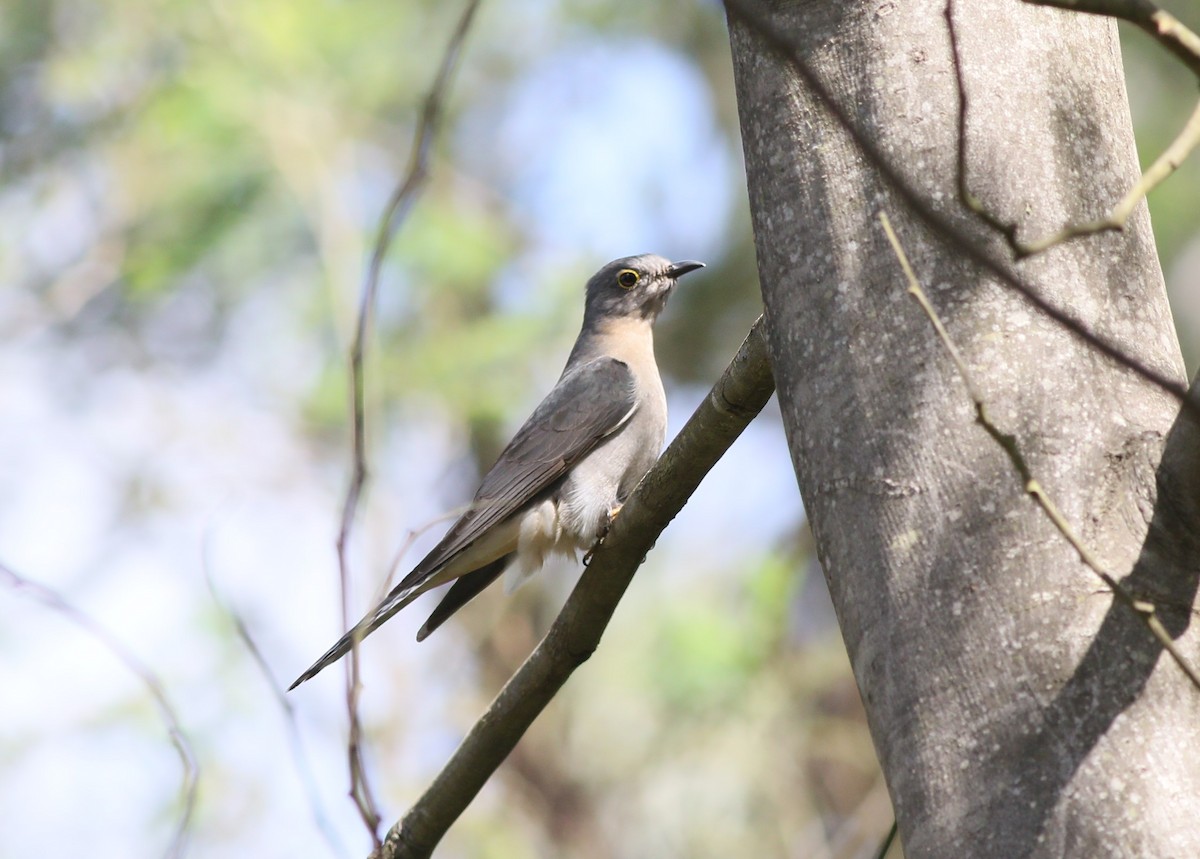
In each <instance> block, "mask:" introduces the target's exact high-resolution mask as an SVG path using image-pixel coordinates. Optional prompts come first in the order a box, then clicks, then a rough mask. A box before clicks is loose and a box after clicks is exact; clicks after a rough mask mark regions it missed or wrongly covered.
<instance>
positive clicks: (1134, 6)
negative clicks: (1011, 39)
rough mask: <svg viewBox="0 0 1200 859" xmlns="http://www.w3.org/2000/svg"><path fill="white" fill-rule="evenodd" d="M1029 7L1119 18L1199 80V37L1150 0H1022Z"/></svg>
mask: <svg viewBox="0 0 1200 859" xmlns="http://www.w3.org/2000/svg"><path fill="white" fill-rule="evenodd" d="M1023 2H1025V3H1028V4H1030V5H1031V6H1053V7H1055V8H1057V9H1066V10H1068V11H1071V12H1086V13H1088V14H1089V15H1103V16H1105V17H1107V18H1120V19H1121V20H1123V21H1128V22H1129V23H1130V24H1133V25H1134V26H1136V27H1138V28H1140V29H1142V30H1145V31H1146V32H1147V33H1149V34H1150V36H1151V37H1153V38H1154V39H1155V41H1157V42H1159V43H1160V44H1161V45H1162V46H1163V47H1164V48H1166V49H1167V50H1168V51H1170V52H1171V53H1172V54H1173V55H1174V56H1175V58H1176V59H1178V60H1179V61H1180V62H1181V63H1183V64H1184V65H1185V66H1187V67H1188V68H1189V69H1191V70H1192V72H1193V73H1194V74H1195V75H1196V77H1198V78H1200V36H1197V35H1196V34H1195V33H1193V32H1192V31H1191V30H1189V29H1188V28H1187V27H1185V26H1184V25H1183V23H1182V22H1181V21H1180V20H1179V19H1178V18H1176V17H1175V16H1174V15H1172V14H1171V13H1170V12H1165V11H1163V10H1162V9H1160V8H1158V7H1157V6H1155V5H1154V4H1153V3H1151V2H1150V0H1023Z"/></svg>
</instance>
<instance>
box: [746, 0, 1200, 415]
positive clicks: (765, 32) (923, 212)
mask: <svg viewBox="0 0 1200 859" xmlns="http://www.w3.org/2000/svg"><path fill="white" fill-rule="evenodd" d="M724 3H725V8H726V9H727V10H728V11H729V13H730V15H731V16H732V17H736V18H737V19H739V20H741V21H743V22H744V23H745V24H747V25H748V26H749V27H751V28H752V29H753V30H754V32H755V33H757V34H758V36H759V37H760V38H761V39H762V40H763V42H764V44H765V45H766V46H767V47H768V48H769V49H770V50H771V51H773V52H774V53H775V54H776V56H778V57H779V58H780V59H781V60H783V61H784V62H786V63H787V64H788V65H789V66H791V68H792V69H793V70H794V71H795V72H796V74H797V75H799V77H800V78H801V79H802V80H803V82H804V84H805V85H806V86H807V87H808V89H809V91H810V92H811V93H812V94H813V96H814V97H815V98H816V99H817V101H819V102H820V103H821V105H822V106H823V107H824V108H825V109H826V110H827V111H829V114H830V115H831V116H832V117H833V119H834V120H835V121H836V122H837V123H838V125H840V126H841V127H842V129H843V130H844V131H845V132H846V134H847V135H849V137H850V139H851V140H852V141H853V142H854V145H855V146H857V147H858V149H859V150H860V151H861V152H862V153H863V155H864V157H865V158H866V159H867V160H868V161H870V163H871V164H872V165H873V166H874V167H875V169H876V170H878V172H879V175H880V176H881V177H882V179H883V180H884V181H885V182H886V184H887V185H888V186H890V187H891V188H892V189H893V190H894V191H895V193H896V194H897V195H898V196H899V197H900V198H901V199H902V200H903V201H904V202H905V204H906V205H907V206H908V208H909V209H910V210H911V211H912V213H913V214H914V215H916V217H917V218H918V219H920V220H921V221H922V222H924V224H925V225H926V226H927V227H929V228H930V229H931V230H933V231H934V232H935V233H936V234H937V235H938V236H940V237H941V238H943V239H944V240H945V241H946V242H948V243H949V244H950V245H951V246H952V247H953V248H955V249H956V250H957V251H958V252H959V253H961V254H962V255H963V256H964V257H965V258H967V259H969V260H971V261H972V262H973V263H975V264H976V265H978V266H979V267H980V268H982V269H984V270H985V271H987V272H988V273H989V274H990V275H992V276H993V277H995V278H996V279H997V280H998V281H999V283H1000V284H1001V285H1002V286H1004V287H1005V288H1006V289H1009V290H1011V291H1013V292H1015V293H1017V294H1018V295H1020V296H1021V297H1022V298H1023V299H1024V300H1025V301H1027V302H1028V303H1029V304H1030V305H1031V306H1033V307H1034V308H1036V309H1037V310H1038V311H1039V312H1040V313H1042V314H1043V315H1045V316H1046V317H1047V318H1049V319H1052V320H1053V321H1054V322H1056V323H1057V324H1058V325H1060V326H1062V327H1063V328H1065V329H1066V330H1067V331H1069V332H1071V334H1073V335H1074V336H1075V337H1077V338H1078V339H1079V340H1081V341H1083V342H1084V343H1087V344H1088V345H1089V346H1091V347H1092V348H1093V349H1095V350H1096V351H1098V352H1099V353H1101V354H1102V355H1104V356H1105V357H1106V358H1108V359H1109V360H1111V361H1112V362H1113V363H1115V364H1117V365H1118V366H1120V367H1124V368H1126V369H1128V370H1130V371H1131V372H1133V373H1135V374H1136V375H1138V376H1141V377H1142V378H1143V379H1145V380H1146V381H1147V382H1150V383H1151V384H1153V385H1154V386H1156V387H1158V388H1160V389H1161V390H1163V391H1165V392H1167V393H1168V394H1170V395H1171V396H1172V397H1174V398H1175V399H1176V400H1178V401H1179V403H1180V405H1181V407H1182V408H1183V410H1184V411H1186V412H1187V413H1188V415H1189V417H1190V418H1192V419H1193V420H1196V421H1200V404H1197V403H1196V402H1193V401H1192V400H1191V399H1189V398H1188V397H1187V387H1186V386H1185V385H1183V384H1182V383H1181V382H1179V381H1178V380H1176V379H1174V378H1172V377H1170V376H1167V375H1165V374H1164V373H1161V372H1159V371H1158V370H1156V369H1154V368H1153V367H1150V366H1149V365H1148V364H1146V363H1145V362H1143V361H1140V360H1138V359H1137V358H1136V357H1134V356H1133V355H1130V354H1129V353H1127V352H1126V351H1125V350H1124V349H1122V348H1121V347H1120V346H1118V345H1116V344H1115V343H1113V342H1111V341H1109V340H1108V339H1107V338H1104V337H1101V336H1100V335H1098V334H1096V333H1095V332H1094V331H1092V330H1091V329H1090V328H1089V327H1088V326H1087V325H1086V324H1085V323H1084V322H1083V321H1081V320H1080V319H1077V318H1076V317H1075V316H1073V315H1072V314H1071V313H1069V312H1067V311H1066V310H1063V309H1061V308H1059V307H1056V306H1055V305H1053V304H1051V303H1050V302H1049V301H1048V300H1047V299H1045V298H1044V297H1042V295H1041V293H1040V292H1039V291H1038V290H1037V289H1036V288H1035V287H1034V286H1032V285H1031V284H1029V283H1027V282H1026V281H1025V280H1023V279H1022V277H1021V276H1020V275H1019V274H1018V273H1017V272H1015V271H1013V270H1012V269H1011V268H1010V267H1009V266H1008V265H1007V264H1006V263H1005V262H1002V261H1000V260H998V259H996V258H995V257H994V256H993V255H992V254H991V253H990V252H989V251H988V250H987V249H986V248H984V247H983V246H982V245H981V244H979V243H978V242H976V241H975V240H974V239H973V238H971V237H970V236H969V235H967V233H966V232H964V231H963V230H962V229H961V228H960V227H959V226H957V225H956V224H955V223H954V222H953V221H952V220H951V218H950V217H949V216H947V215H945V214H943V213H941V212H939V211H937V210H936V209H935V208H934V207H933V206H932V205H930V203H929V202H928V201H927V200H926V199H925V198H924V197H923V196H922V195H921V193H919V192H918V191H917V189H916V187H915V186H914V185H913V184H912V182H910V181H909V179H908V178H907V177H906V176H904V175H903V174H902V173H901V171H900V169H899V168H898V167H897V166H896V165H894V164H893V163H892V162H891V161H890V160H889V159H888V158H887V156H886V155H885V154H884V152H883V150H882V148H881V146H880V144H879V143H878V142H876V140H874V139H873V138H872V137H871V136H870V135H868V134H864V133H863V132H862V130H861V129H860V128H859V127H858V124H857V122H856V121H855V120H854V119H853V118H852V117H851V115H850V113H849V112H848V111H847V110H846V109H845V108H844V107H843V106H842V105H841V104H839V103H838V102H837V100H836V99H834V98H833V95H832V93H831V92H830V91H829V87H827V86H826V85H825V82H824V81H823V80H822V79H821V78H820V77H819V76H818V75H817V74H816V72H815V71H814V70H813V68H812V67H811V66H810V65H809V63H808V61H807V60H806V59H805V57H804V56H803V54H802V52H801V51H800V50H799V48H798V47H797V45H796V44H795V43H794V42H793V40H792V38H791V37H790V35H789V34H787V33H786V32H784V31H783V30H782V29H780V28H779V27H777V26H776V25H775V24H774V22H773V21H772V19H771V16H770V14H769V12H768V11H767V8H768V7H767V5H766V4H765V3H763V2H762V0H757V2H755V0H724Z"/></svg>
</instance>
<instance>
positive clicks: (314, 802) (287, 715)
mask: <svg viewBox="0 0 1200 859" xmlns="http://www.w3.org/2000/svg"><path fill="white" fill-rule="evenodd" d="M202 554H203V558H202V566H203V568H204V582H205V584H207V585H208V592H209V594H210V595H211V596H212V598H213V602H214V603H216V604H217V607H218V608H220V609H221V611H223V612H225V614H226V615H228V616H229V620H230V621H231V622H232V623H233V629H234V632H235V633H237V637H238V638H239V639H240V640H241V642H242V644H243V646H245V648H246V650H247V651H248V652H249V654H250V658H251V659H253V660H254V664H255V666H256V667H257V668H258V670H259V673H260V674H262V677H263V680H264V681H266V684H267V688H268V689H270V690H271V695H272V697H274V699H275V703H276V704H277V705H278V706H279V709H280V711H281V712H282V713H283V723H284V727H285V728H286V729H287V743H288V748H289V750H290V751H291V756H292V762H293V763H294V764H295V765H296V772H297V773H298V774H299V776H300V783H301V784H302V785H303V786H304V793H305V795H306V796H307V798H308V807H309V809H310V810H311V811H312V815H313V820H314V821H315V822H316V824H317V829H318V830H319V831H320V833H321V836H322V837H323V838H324V839H325V843H326V844H328V845H329V848H330V850H332V851H333V852H334V854H336V855H338V856H346V855H348V853H347V852H346V845H344V844H343V843H342V842H341V839H340V838H339V837H338V833H337V828H336V827H335V826H334V825H333V822H332V821H331V820H330V819H329V815H328V814H326V812H325V806H324V804H323V803H322V802H321V794H320V791H319V790H318V789H317V780H316V777H315V776H314V775H313V770H312V765H311V764H310V763H309V759H308V753H307V752H306V751H305V749H304V741H303V739H302V738H301V736H300V727H299V725H297V723H296V708H295V707H293V706H292V702H291V700H289V699H288V697H287V694H286V693H285V692H284V690H283V686H282V685H281V684H280V683H279V681H278V680H277V679H276V677H275V672H273V671H272V670H271V666H270V664H269V663H268V662H267V660H266V657H264V656H263V653H262V650H261V649H259V646H258V642H256V641H255V640H254V636H253V635H252V634H251V632H250V626H249V624H248V623H246V619H245V618H244V617H242V615H241V613H240V612H239V611H237V610H236V609H235V608H233V607H232V606H231V605H230V604H229V603H227V602H225V600H224V599H222V597H221V594H220V593H219V592H218V590H217V583H216V582H215V581H214V580H213V577H212V568H211V566H210V564H209V554H208V541H207V540H206V541H205V543H204V547H203V551H202Z"/></svg>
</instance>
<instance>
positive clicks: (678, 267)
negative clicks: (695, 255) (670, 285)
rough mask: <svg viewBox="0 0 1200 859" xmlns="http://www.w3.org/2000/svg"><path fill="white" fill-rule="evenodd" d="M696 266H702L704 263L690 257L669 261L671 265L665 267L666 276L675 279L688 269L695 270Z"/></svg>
mask: <svg viewBox="0 0 1200 859" xmlns="http://www.w3.org/2000/svg"><path fill="white" fill-rule="evenodd" d="M698 268H704V263H702V262H696V261H695V260H690V259H685V260H680V261H679V262H673V263H671V267H670V268H669V269H667V277H669V278H671V279H672V280H675V279H676V278H680V277H683V276H684V275H685V274H687V273H688V272H689V271H695V270H696V269H698Z"/></svg>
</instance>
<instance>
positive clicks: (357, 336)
mask: <svg viewBox="0 0 1200 859" xmlns="http://www.w3.org/2000/svg"><path fill="white" fill-rule="evenodd" d="M479 3H480V0H468V2H467V5H466V8H464V9H463V12H462V16H461V17H460V18H459V20H458V25H457V26H456V27H455V29H454V33H453V34H452V35H451V37H450V41H449V42H448V43H447V45H446V50H445V53H443V55H442V61H441V63H440V64H439V66H438V70H437V75H436V76H435V77H434V79H433V84H432V85H431V86H430V88H429V94H428V95H427V96H426V97H425V101H424V103H423V105H422V108H421V115H420V118H419V120H418V121H417V128H416V132H415V133H414V135H413V147H412V152H411V154H410V156H409V162H408V169H407V170H406V171H405V174H404V176H403V178H402V179H401V180H400V182H399V184H398V185H397V186H396V189H395V190H394V191H393V192H392V196H391V197H390V198H389V199H388V202H387V206H386V207H385V208H384V213H383V217H382V219H381V221H380V224H379V233H378V236H377V237H376V239H375V246H374V250H373V251H372V253H371V261H370V264H369V265H368V266H367V273H366V278H365V279H364V281H363V285H362V291H361V293H360V295H359V303H358V317H357V321H356V323H355V328H354V342H353V344H352V345H351V347H350V388H351V397H352V412H353V415H352V420H353V424H354V432H353V439H354V441H353V449H352V453H351V459H352V472H351V478H350V485H349V486H348V487H347V488H346V499H345V501H344V502H343V504H342V517H341V527H340V529H339V530H338V536H337V558H338V576H339V579H340V583H341V592H342V628H343V629H348V628H349V627H350V620H351V619H350V607H349V599H348V596H349V592H350V561H349V546H350V535H351V533H352V532H353V530H354V522H355V517H356V515H357V513H358V502H359V499H360V498H361V496H362V491H363V487H364V486H366V483H367V449H366V448H367V445H366V395H365V385H364V381H363V354H364V353H365V351H366V342H367V334H368V332H369V328H370V319H371V314H372V311H373V310H374V307H375V299H376V295H377V294H378V292H379V276H380V272H381V271H382V269H383V259H384V257H385V256H386V255H387V251H388V247H389V246H390V245H391V242H392V239H393V238H395V236H396V233H397V232H398V231H399V229H400V226H401V225H402V224H403V223H404V221H405V219H406V218H407V217H408V214H409V212H411V211H412V207H413V205H414V204H415V203H416V201H417V196H418V195H419V193H420V191H421V188H422V187H423V186H424V184H425V180H426V179H427V178H428V175H429V151H430V149H431V148H432V147H433V141H434V138H435V137H436V136H437V132H438V129H439V128H440V126H441V121H442V110H443V106H444V103H445V97H446V92H447V90H448V89H449V87H450V78H451V76H452V75H453V73H454V70H455V68H456V66H457V64H458V58H459V54H460V53H461V51H462V45H463V42H464V41H465V40H466V37H467V33H468V31H469V30H470V28H471V21H472V20H473V19H474V17H475V11H476V10H477V9H478V8H479ZM360 688H361V685H360V682H359V674H358V641H357V640H355V641H353V642H351V647H350V658H349V659H348V660H346V711H347V713H348V715H349V721H350V735H349V739H348V741H347V749H346V752H347V758H348V763H349V767H350V797H351V799H353V800H354V804H355V807H357V808H358V812H359V816H360V817H361V818H362V821H363V825H365V826H366V827H367V829H368V831H370V833H371V838H372V840H373V841H374V842H375V844H376V846H378V845H379V843H380V841H379V831H378V827H379V822H380V816H379V811H378V809H377V807H376V805H375V799H374V797H373V796H372V795H371V788H370V785H369V784H368V783H367V778H366V768H365V767H364V766H363V759H362V744H361V738H362V726H361V724H360V722H359V718H358V696H359V690H360Z"/></svg>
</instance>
